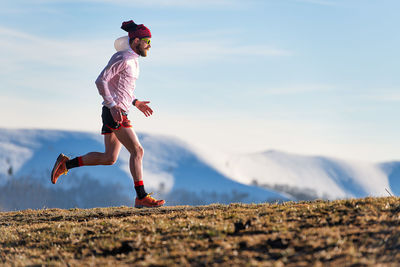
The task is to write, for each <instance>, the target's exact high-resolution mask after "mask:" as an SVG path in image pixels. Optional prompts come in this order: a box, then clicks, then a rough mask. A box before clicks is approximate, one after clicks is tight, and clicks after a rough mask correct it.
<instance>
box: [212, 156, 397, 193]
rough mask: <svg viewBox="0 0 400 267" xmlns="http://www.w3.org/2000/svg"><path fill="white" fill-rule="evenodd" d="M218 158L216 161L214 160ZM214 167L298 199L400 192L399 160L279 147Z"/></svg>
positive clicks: (239, 179)
mask: <svg viewBox="0 0 400 267" xmlns="http://www.w3.org/2000/svg"><path fill="white" fill-rule="evenodd" d="M213 162H216V161H213ZM224 162H225V164H216V165H214V167H215V168H216V169H218V170H219V171H220V172H221V173H223V174H225V175H226V176H228V177H231V178H232V179H233V180H236V181H238V182H241V183H244V184H255V185H258V186H263V187H266V188H272V189H275V190H278V191H285V192H287V193H290V194H292V195H293V196H294V197H296V198H297V199H310V198H326V199H338V198H352V197H365V196H388V192H387V191H386V190H388V191H389V192H392V191H390V190H391V188H392V187H393V188H392V189H393V192H394V193H396V192H399V184H400V183H398V182H397V179H396V177H399V176H400V164H399V163H393V166H392V165H390V164H389V165H390V166H391V167H390V168H389V167H388V166H389V165H388V164H374V163H366V162H357V161H344V160H340V159H334V158H328V157H316V156H302V155H295V154H288V153H284V152H279V151H267V152H262V153H253V154H247V155H236V156H227V157H226V158H225V159H224ZM209 163H210V164H212V162H209Z"/></svg>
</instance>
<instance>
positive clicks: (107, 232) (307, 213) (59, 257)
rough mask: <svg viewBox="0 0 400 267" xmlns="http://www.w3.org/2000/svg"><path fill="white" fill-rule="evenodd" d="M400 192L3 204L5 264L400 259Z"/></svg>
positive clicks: (368, 262)
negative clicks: (144, 203)
mask: <svg viewBox="0 0 400 267" xmlns="http://www.w3.org/2000/svg"><path fill="white" fill-rule="evenodd" d="M399 200H400V199H399V198H395V197H390V198H365V199H354V200H340V201H313V202H300V203H293V202H288V203H284V204H257V205H256V204H253V205H244V204H231V205H209V206H199V207H187V206H184V207H182V206H180V207H165V208H158V209H141V210H139V209H135V208H129V207H114V208H97V209H89V210H83V209H70V210H61V209H44V210H24V211H17V212H0V265H1V264H3V265H6V266H8V265H9V266H20V265H51V266H58V265H63V266H66V265H81V264H84V265H101V266H121V265H122V266H124V265H130V266H132V265H138V266H141V265H143V266H166V265H168V266H169V265H194V266H208V265H222V266H228V265H232V266H260V265H261V266H398V265H399V263H400V224H399V219H400V213H399V212H400V201H399Z"/></svg>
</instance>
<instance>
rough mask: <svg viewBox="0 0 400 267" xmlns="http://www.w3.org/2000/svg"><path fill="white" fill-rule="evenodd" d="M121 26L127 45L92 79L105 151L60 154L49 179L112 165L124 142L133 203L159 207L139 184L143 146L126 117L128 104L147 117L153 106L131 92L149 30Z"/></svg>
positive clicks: (130, 23)
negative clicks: (99, 104) (99, 102)
mask: <svg viewBox="0 0 400 267" xmlns="http://www.w3.org/2000/svg"><path fill="white" fill-rule="evenodd" d="M121 28H122V29H123V30H125V31H127V32H128V36H129V48H128V49H127V50H123V51H119V52H117V53H115V54H114V55H113V56H112V57H111V59H110V61H109V62H108V64H107V66H106V67H105V68H104V70H103V71H102V72H101V73H100V75H99V77H98V78H97V80H96V86H97V89H98V90H99V93H100V95H101V96H102V97H103V99H104V101H103V103H102V104H103V110H102V115H101V117H102V120H103V127H102V130H101V132H102V134H103V135H104V144H105V152H104V153H101V152H90V153H88V154H86V155H84V156H80V157H76V158H74V159H70V158H68V157H67V156H65V155H64V154H60V155H59V156H58V158H57V161H56V163H55V164H54V167H53V170H52V172H51V182H52V183H53V184H55V183H56V182H57V179H58V177H60V175H62V174H67V172H68V170H69V169H72V168H75V167H81V166H94V165H112V164H114V163H115V162H116V161H117V159H118V155H119V152H120V150H121V145H124V146H125V147H126V149H127V150H128V151H129V153H130V160H129V168H130V171H131V174H132V177H133V180H134V183H135V190H136V199H135V207H137V208H142V207H160V206H162V205H164V203H165V201H164V200H156V199H154V198H153V197H151V196H150V195H149V194H147V193H146V191H145V189H144V185H143V164H142V160H143V153H144V150H143V147H142V146H141V144H140V142H139V139H138V137H137V135H136V133H135V131H134V130H133V129H132V125H131V123H130V121H129V120H128V111H129V109H130V108H131V106H132V105H134V106H135V107H136V108H138V109H139V110H140V111H141V112H143V114H144V115H145V116H146V117H148V116H150V115H152V114H153V110H152V109H151V108H150V107H149V106H148V104H149V103H150V102H149V101H139V100H138V99H136V98H135V96H134V94H133V92H134V90H135V87H136V80H137V79H138V77H139V56H142V57H146V56H147V52H148V50H149V49H150V47H151V45H150V38H151V32H150V30H149V29H148V28H147V27H145V26H144V25H143V24H140V25H137V24H135V23H134V22H133V21H132V20H131V21H126V22H124V23H122V26H121Z"/></svg>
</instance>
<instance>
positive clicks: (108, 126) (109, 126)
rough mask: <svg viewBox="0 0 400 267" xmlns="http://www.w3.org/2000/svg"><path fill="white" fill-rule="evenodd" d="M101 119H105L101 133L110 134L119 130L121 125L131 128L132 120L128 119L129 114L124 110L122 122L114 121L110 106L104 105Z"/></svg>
mask: <svg viewBox="0 0 400 267" xmlns="http://www.w3.org/2000/svg"><path fill="white" fill-rule="evenodd" d="M101 119H102V120H103V127H102V128H101V134H110V133H112V132H113V131H118V130H119V129H120V128H121V126H122V127H124V128H131V127H132V125H131V121H130V120H128V114H127V113H125V112H122V123H118V122H116V121H114V119H113V117H112V115H111V111H110V109H109V108H108V107H106V106H103V111H102V113H101Z"/></svg>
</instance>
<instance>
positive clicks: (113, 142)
mask: <svg viewBox="0 0 400 267" xmlns="http://www.w3.org/2000/svg"><path fill="white" fill-rule="evenodd" d="M104 146H105V152H104V153H101V152H90V153H87V154H86V155H84V156H82V162H83V165H87V166H94V165H112V164H114V163H115V162H116V161H117V159H118V155H119V152H120V150H121V143H120V142H119V141H118V139H117V137H116V136H115V134H114V133H111V134H105V135H104Z"/></svg>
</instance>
